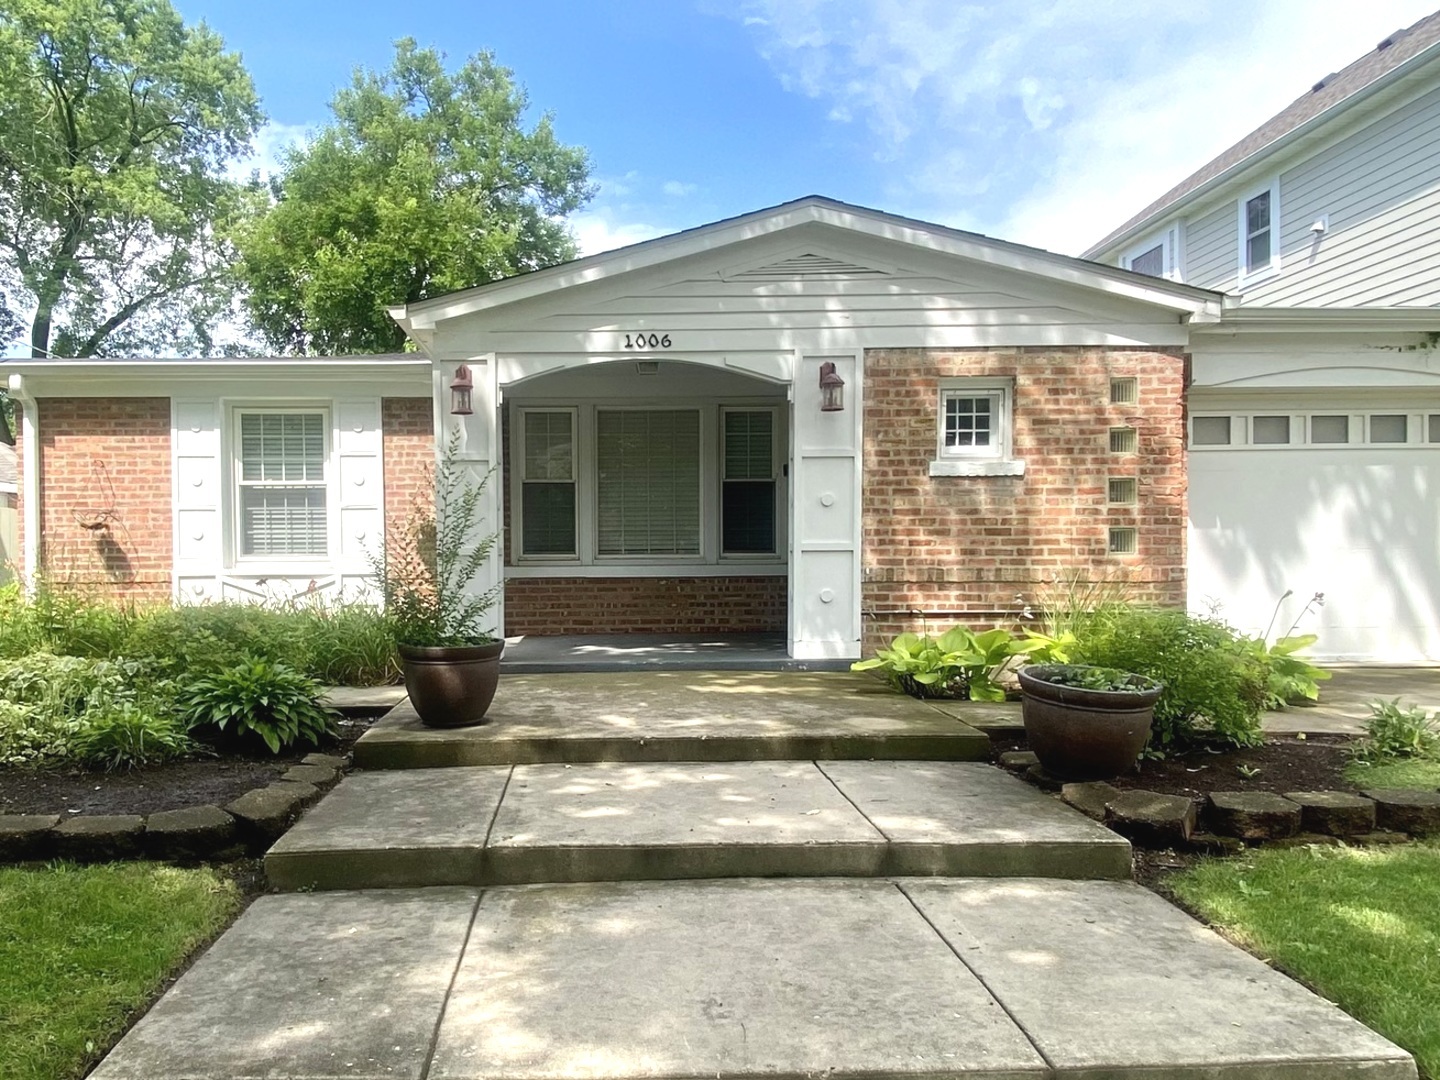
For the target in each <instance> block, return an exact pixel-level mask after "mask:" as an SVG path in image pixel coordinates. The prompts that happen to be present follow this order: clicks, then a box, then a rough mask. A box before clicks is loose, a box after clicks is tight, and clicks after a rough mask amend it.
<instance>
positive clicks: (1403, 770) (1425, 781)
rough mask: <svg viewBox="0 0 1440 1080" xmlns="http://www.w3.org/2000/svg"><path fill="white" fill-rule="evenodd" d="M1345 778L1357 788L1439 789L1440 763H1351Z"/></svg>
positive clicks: (1414, 760)
mask: <svg viewBox="0 0 1440 1080" xmlns="http://www.w3.org/2000/svg"><path fill="white" fill-rule="evenodd" d="M1345 779H1346V780H1348V781H1350V783H1352V784H1354V785H1355V786H1356V787H1358V788H1362V789H1366V788H1426V789H1429V790H1430V791H1434V790H1436V789H1437V788H1440V761H1429V760H1427V759H1425V758H1388V759H1386V760H1384V761H1377V762H1376V763H1375V764H1373V765H1365V764H1362V763H1361V762H1358V761H1355V762H1351V763H1350V764H1349V765H1348V766H1346V768H1345Z"/></svg>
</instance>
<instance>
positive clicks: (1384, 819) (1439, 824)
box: [1365, 788, 1440, 836]
mask: <svg viewBox="0 0 1440 1080" xmlns="http://www.w3.org/2000/svg"><path fill="white" fill-rule="evenodd" d="M1365 794H1366V795H1368V796H1369V797H1370V798H1372V799H1374V800H1375V822H1376V824H1378V825H1379V826H1380V828H1382V829H1389V830H1392V831H1394V832H1407V833H1410V835H1412V836H1437V835H1440V791H1418V790H1417V791H1411V790H1407V789H1404V788H1393V789H1385V790H1380V791H1367V792H1365Z"/></svg>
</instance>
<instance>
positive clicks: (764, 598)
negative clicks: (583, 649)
mask: <svg viewBox="0 0 1440 1080" xmlns="http://www.w3.org/2000/svg"><path fill="white" fill-rule="evenodd" d="M785 597H786V579H785V578H784V577H783V576H782V577H693V578H648V577H646V578H511V579H510V580H509V581H507V582H505V633H506V634H507V635H511V636H513V635H515V634H536V635H543V634H609V633H615V634H618V633H632V634H705V633H733V634H739V633H761V632H783V631H784V630H785V613H786V601H785Z"/></svg>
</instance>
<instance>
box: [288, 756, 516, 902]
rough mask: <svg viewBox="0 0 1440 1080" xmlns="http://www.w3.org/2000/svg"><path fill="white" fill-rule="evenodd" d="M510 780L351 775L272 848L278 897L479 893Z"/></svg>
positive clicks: (467, 772) (477, 775)
mask: <svg viewBox="0 0 1440 1080" xmlns="http://www.w3.org/2000/svg"><path fill="white" fill-rule="evenodd" d="M509 779H510V769H508V768H506V767H505V766H492V767H489V768H474V769H427V770H425V771H423V772H373V773H357V774H355V775H353V776H348V777H346V778H345V779H344V780H343V781H342V782H341V783H340V786H339V787H337V788H336V789H335V790H334V791H332V792H331V793H330V794H329V795H328V796H326V798H325V799H323V800H322V801H321V802H320V804H319V805H318V806H316V807H315V809H313V810H311V811H310V813H309V814H307V815H306V816H305V817H303V818H302V819H301V820H300V821H299V822H298V823H297V824H296V825H295V827H294V828H292V829H291V830H290V831H289V832H288V833H286V834H285V835H284V836H282V837H281V838H280V839H279V840H278V841H276V843H275V844H274V846H273V847H271V848H270V850H269V852H268V853H266V856H265V874H266V876H267V877H268V878H269V879H270V884H271V885H273V886H274V887H275V888H277V889H353V888H383V887H395V886H423V885H471V884H479V883H480V882H481V881H483V880H484V871H483V867H482V865H481V863H482V860H483V858H484V852H485V841H486V838H487V837H488V836H489V835H490V827H491V824H492V823H493V822H494V820H495V812H496V810H497V809H498V808H499V806H500V796H501V794H502V793H503V792H504V791H505V785H506V783H507V782H508V781H509Z"/></svg>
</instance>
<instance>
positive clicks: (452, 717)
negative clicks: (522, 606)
mask: <svg viewBox="0 0 1440 1080" xmlns="http://www.w3.org/2000/svg"><path fill="white" fill-rule="evenodd" d="M504 651H505V642H503V641H496V642H492V643H491V644H489V645H455V646H449V647H436V646H420V645H401V646H400V660H401V664H402V666H403V667H404V668H405V692H406V693H407V694H409V695H410V702H411V704H413V705H414V706H415V711H416V713H418V714H419V716H420V722H421V723H423V724H426V725H428V726H429V727H445V728H453V727H470V726H472V725H474V724H483V723H484V722H485V712H486V710H488V709H489V708H490V702H491V701H493V700H494V699H495V687H496V686H497V685H499V682H500V654H501V653H503V652H504Z"/></svg>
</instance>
